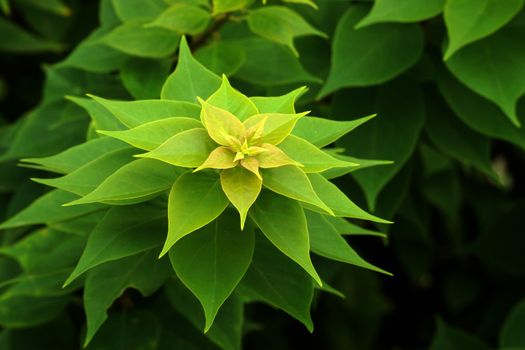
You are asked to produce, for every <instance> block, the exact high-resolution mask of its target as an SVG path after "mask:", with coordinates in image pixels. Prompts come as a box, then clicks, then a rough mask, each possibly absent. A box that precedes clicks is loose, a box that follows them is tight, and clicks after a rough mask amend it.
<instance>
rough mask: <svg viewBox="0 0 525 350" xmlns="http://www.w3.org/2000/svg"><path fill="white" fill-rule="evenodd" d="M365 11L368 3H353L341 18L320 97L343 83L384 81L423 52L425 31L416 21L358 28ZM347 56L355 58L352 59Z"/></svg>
mask: <svg viewBox="0 0 525 350" xmlns="http://www.w3.org/2000/svg"><path fill="white" fill-rule="evenodd" d="M366 11H367V8H366V6H362V5H352V6H351V7H350V8H349V9H348V11H346V13H345V14H344V15H343V17H342V18H341V20H340V21H339V23H338V25H337V29H336V32H335V36H334V40H333V44H332V45H333V46H332V52H333V54H332V65H331V67H330V73H329V75H328V79H327V81H326V83H325V85H324V86H323V88H322V89H321V91H320V92H319V95H318V98H322V97H324V96H326V95H328V94H330V93H332V92H334V91H336V90H339V89H340V88H343V87H350V86H367V85H376V84H380V83H384V82H386V81H388V80H391V79H392V78H394V77H396V76H397V75H399V74H401V73H402V72H404V71H405V70H407V69H408V68H410V67H411V66H412V65H414V64H415V63H416V62H417V61H418V59H419V57H420V56H421V53H422V51H423V33H422V31H421V29H420V27H419V26H418V25H417V24H397V23H395V24H394V23H392V24H378V25H374V26H371V27H368V28H362V29H359V30H357V29H355V28H354V27H355V25H356V24H357V23H358V22H359V20H360V19H361V18H363V15H364V14H365V13H366ZM348 57H356V59H355V60H352V61H350V62H349V61H348V59H347V58H348Z"/></svg>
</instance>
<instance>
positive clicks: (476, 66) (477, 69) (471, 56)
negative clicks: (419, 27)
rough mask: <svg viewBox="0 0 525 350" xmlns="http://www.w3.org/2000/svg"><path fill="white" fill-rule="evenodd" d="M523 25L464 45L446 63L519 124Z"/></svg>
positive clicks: (524, 69) (524, 73)
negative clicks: (517, 108)
mask: <svg viewBox="0 0 525 350" xmlns="http://www.w3.org/2000/svg"><path fill="white" fill-rule="evenodd" d="M524 35H525V28H517V27H516V28H508V29H504V30H501V31H500V32H498V33H496V34H494V35H492V36H490V37H488V38H486V39H484V40H482V41H480V42H477V43H475V44H472V45H470V46H468V47H465V48H464V49H462V50H461V51H459V52H458V53H456V54H455V55H454V56H453V57H452V58H450V59H449V60H448V61H447V62H446V64H447V67H448V69H449V70H450V71H451V72H452V73H453V74H454V75H455V76H456V77H457V78H458V79H459V80H460V81H461V82H462V83H464V84H465V85H467V86H468V87H469V88H470V89H472V90H473V91H475V92H477V93H478V94H480V95H481V96H483V97H485V98H487V99H489V100H491V101H492V102H494V103H496V104H497V105H498V106H499V107H500V108H501V109H502V110H503V112H505V114H506V115H507V117H508V118H509V119H510V120H511V121H512V122H513V123H514V124H515V125H516V126H519V125H520V121H519V120H518V116H517V114H516V103H517V101H518V99H519V98H520V97H521V96H522V95H523V93H524V92H525V47H524V46H523V45H520V43H521V42H522V40H523V36H524Z"/></svg>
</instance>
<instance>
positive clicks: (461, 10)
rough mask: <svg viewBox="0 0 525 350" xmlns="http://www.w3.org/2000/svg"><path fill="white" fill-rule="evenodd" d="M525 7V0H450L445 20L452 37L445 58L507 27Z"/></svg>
mask: <svg viewBox="0 0 525 350" xmlns="http://www.w3.org/2000/svg"><path fill="white" fill-rule="evenodd" d="M522 7H523V0H507V1H504V2H501V1H498V0H481V1H480V0H447V4H446V5H445V13H444V17H445V24H446V26H447V32H448V37H449V43H448V47H447V51H446V53H445V60H448V59H449V58H450V57H451V56H452V55H453V54H454V53H455V52H456V51H458V50H459V49H460V48H462V47H463V46H466V45H468V44H470V43H472V42H474V41H476V40H479V39H482V38H484V37H486V36H488V35H490V34H492V33H494V32H496V31H497V30H498V29H500V28H501V27H503V26H504V25H505V24H506V23H507V22H509V21H510V20H511V19H512V17H514V16H515V15H516V14H517V13H518V12H519V10H520V9H521V8H522Z"/></svg>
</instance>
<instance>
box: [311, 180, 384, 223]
mask: <svg viewBox="0 0 525 350" xmlns="http://www.w3.org/2000/svg"><path fill="white" fill-rule="evenodd" d="M308 179H309V180H310V183H311V184H312V187H313V189H314V191H315V193H317V195H318V196H319V198H320V199H321V200H322V201H323V202H324V203H325V204H326V205H327V206H328V207H329V208H330V209H331V210H332V211H333V213H334V214H335V215H336V216H342V217H347V218H355V219H363V220H370V221H375V222H380V223H384V224H387V223H391V222H390V221H387V220H383V219H381V218H378V217H377V216H374V215H371V214H368V213H367V212H366V211H364V210H363V209H361V208H359V207H358V206H357V205H356V204H355V203H354V202H352V201H351V200H350V199H349V198H348V197H347V196H346V195H345V194H344V193H343V192H341V190H339V188H337V186H336V185H334V184H333V183H331V182H330V181H328V180H327V179H326V178H325V177H324V176H322V175H320V174H308Z"/></svg>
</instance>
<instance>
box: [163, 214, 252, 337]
mask: <svg viewBox="0 0 525 350" xmlns="http://www.w3.org/2000/svg"><path fill="white" fill-rule="evenodd" d="M253 247H254V238H253V229H247V230H244V231H241V230H240V229H239V225H238V222H237V220H235V219H234V218H233V216H232V215H230V213H228V214H227V215H222V216H221V217H219V218H218V219H217V220H216V221H214V222H212V223H210V224H209V225H207V226H205V227H203V228H201V229H200V230H198V231H197V232H195V233H194V234H192V235H189V236H186V237H184V238H183V239H181V240H180V242H178V244H177V245H175V246H174V247H173V249H171V250H170V260H171V263H172V265H173V269H174V270H175V272H176V273H177V276H178V277H179V278H180V279H181V281H182V282H183V283H184V284H185V285H186V286H187V287H188V288H189V289H190V290H191V291H192V293H193V294H194V295H195V296H196V297H197V299H199V301H200V303H201V304H202V307H203V309H204V314H205V318H206V323H205V326H204V332H207V331H208V330H209V329H210V327H211V326H212V324H213V321H214V319H215V316H216V315H217V312H218V311H219V308H220V307H221V306H222V304H223V303H224V302H225V301H226V299H227V298H228V296H229V295H230V294H231V293H232V292H233V290H234V289H235V287H236V286H237V284H238V283H239V281H240V280H241V278H242V276H243V275H244V273H245V272H246V270H247V269H248V266H249V265H250V262H251V260H252V254H253Z"/></svg>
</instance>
